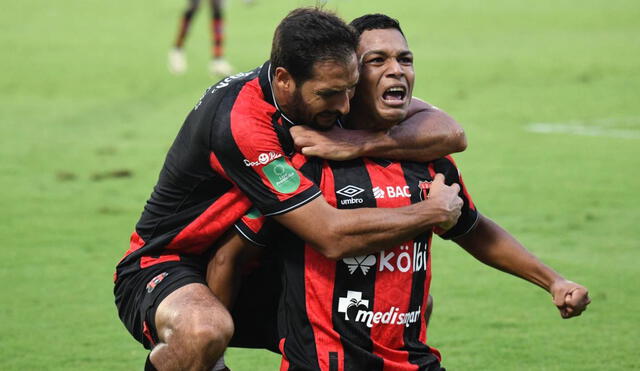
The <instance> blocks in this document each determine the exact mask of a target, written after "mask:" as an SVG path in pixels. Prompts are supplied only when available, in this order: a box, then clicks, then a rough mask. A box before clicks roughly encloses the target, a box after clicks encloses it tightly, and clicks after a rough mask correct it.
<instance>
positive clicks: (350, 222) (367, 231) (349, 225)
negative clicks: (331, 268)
mask: <svg viewBox="0 0 640 371" xmlns="http://www.w3.org/2000/svg"><path fill="white" fill-rule="evenodd" d="M321 202H322V201H320V200H318V201H316V200H314V201H313V203H315V204H314V205H313V206H312V207H316V208H315V210H313V211H312V214H310V215H304V214H303V213H307V210H303V208H300V209H299V210H294V211H292V212H289V213H286V214H283V215H279V216H276V217H275V218H276V220H277V221H278V222H279V223H281V224H283V225H284V226H285V227H287V228H288V229H290V230H291V231H293V232H294V233H296V234H297V235H298V236H300V237H301V238H302V239H304V240H305V241H307V242H309V243H310V244H311V245H312V246H313V247H314V248H315V249H316V250H318V252H320V253H321V254H322V255H324V256H325V257H327V258H329V259H334V260H338V259H342V258H345V257H349V256H359V255H366V254H370V253H373V252H377V251H380V250H384V249H387V248H390V247H393V246H395V245H398V244H400V243H402V242H404V241H407V240H410V239H412V238H413V237H415V236H416V235H417V234H419V233H421V232H424V231H426V230H427V229H429V228H431V227H432V226H434V225H436V224H438V223H442V222H443V221H444V220H446V216H445V215H446V213H445V212H443V210H440V209H439V208H438V207H431V205H430V204H428V203H429V202H430V200H427V201H423V202H420V203H418V204H414V205H410V206H406V207H402V208H395V209H373V208H362V209H353V210H338V209H335V208H333V207H331V206H329V205H328V204H326V203H321ZM325 205H326V206H325ZM434 206H436V205H434ZM309 221H312V223H313V224H311V225H310V224H309Z"/></svg>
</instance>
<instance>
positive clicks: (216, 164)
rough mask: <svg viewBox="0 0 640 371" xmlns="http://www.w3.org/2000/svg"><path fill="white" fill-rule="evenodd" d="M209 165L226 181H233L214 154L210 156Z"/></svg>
mask: <svg viewBox="0 0 640 371" xmlns="http://www.w3.org/2000/svg"><path fill="white" fill-rule="evenodd" d="M209 165H211V168H212V169H213V171H215V172H216V173H218V174H220V175H221V176H222V177H224V178H225V179H227V180H229V181H230V180H231V179H230V178H229V176H228V175H227V172H226V171H224V168H223V167H222V165H220V160H218V157H217V156H216V154H215V153H213V152H211V153H210V154H209Z"/></svg>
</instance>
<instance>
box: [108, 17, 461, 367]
mask: <svg viewBox="0 0 640 371" xmlns="http://www.w3.org/2000/svg"><path fill="white" fill-rule="evenodd" d="M356 44H357V37H356V35H355V34H354V32H353V31H352V29H351V28H350V27H348V26H347V25H346V24H344V22H343V21H342V20H340V19H339V18H338V17H336V16H335V15H333V14H330V13H327V12H324V11H321V10H317V9H297V10H294V11H293V12H291V13H290V14H289V15H288V16H287V17H285V18H284V19H283V21H282V22H281V24H280V25H279V26H278V28H277V29H276V32H275V36H274V43H273V49H272V55H271V60H272V61H274V62H273V63H270V62H267V63H265V64H264V65H263V66H262V67H259V68H257V69H255V70H253V71H250V72H248V73H242V74H238V75H235V76H232V77H229V78H227V79H225V80H222V81H221V82H219V83H218V84H216V85H214V86H212V87H210V88H209V89H207V91H206V92H205V94H204V95H203V97H202V98H201V99H200V101H199V102H198V103H197V104H196V106H195V107H194V109H193V111H192V112H191V113H190V114H189V116H188V117H187V119H186V121H185V123H184V124H183V126H182V128H181V130H180V132H179V133H178V136H177V137H176V139H175V141H174V143H173V145H172V147H171V148H170V150H169V152H168V154H167V157H166V160H165V163H164V166H163V168H162V170H161V172H160V177H159V179H158V183H157V184H156V186H155V188H154V191H153V193H152V194H151V197H150V199H149V200H148V202H147V204H146V206H145V209H144V212H143V213H142V216H141V218H140V220H139V222H138V223H137V225H136V229H135V231H134V233H133V234H132V236H131V243H130V248H129V250H128V251H127V252H126V253H125V256H124V257H123V258H122V260H121V261H120V262H119V263H118V266H117V268H116V275H115V277H114V281H115V287H114V294H115V297H116V306H117V307H118V312H119V316H120V318H121V320H122V321H123V323H124V324H125V326H126V327H127V329H128V330H129V332H130V333H131V334H132V335H133V336H134V337H135V338H136V339H137V340H138V341H139V342H141V343H142V344H143V345H144V346H145V347H146V348H147V349H150V350H151V353H150V354H149V357H148V358H147V363H146V365H145V368H146V369H148V370H154V369H159V370H207V369H209V368H211V366H212V365H213V364H214V363H215V361H216V360H217V359H218V358H219V357H220V355H221V354H222V352H223V350H224V348H225V347H226V345H227V343H228V341H229V338H230V337H231V335H232V333H233V322H232V320H231V317H230V316H229V313H228V312H227V310H226V309H225V308H224V306H223V305H222V304H221V303H220V302H219V300H218V299H217V298H216V297H215V296H214V295H213V294H212V293H211V291H210V290H209V288H208V287H207V286H206V284H205V279H204V271H205V268H206V263H207V261H208V258H209V255H208V254H209V249H210V247H211V245H212V244H213V243H214V242H215V241H216V240H218V239H219V237H220V236H221V235H222V234H223V233H224V232H225V231H226V230H227V229H229V227H231V226H232V224H233V223H234V222H235V221H236V220H237V219H238V218H240V217H241V216H242V215H243V214H244V213H245V212H246V211H247V209H248V208H249V206H250V205H251V204H253V205H255V207H257V208H258V209H259V210H260V211H261V212H262V213H263V214H264V215H269V216H272V217H273V218H274V219H275V220H277V221H278V222H279V223H282V224H283V225H285V226H286V227H287V228H288V229H290V230H292V231H294V232H295V233H298V234H299V235H300V236H301V237H303V238H304V239H305V240H307V241H312V242H313V243H314V246H315V248H316V249H317V250H318V251H319V252H320V253H321V254H322V255H324V256H328V257H334V258H338V257H342V256H348V255H361V254H366V253H369V252H371V251H376V250H377V249H380V248H381V247H383V246H387V245H389V244H395V243H399V242H400V241H403V240H406V239H407V238H409V236H412V235H414V234H416V233H420V232H422V231H425V230H427V229H429V228H431V226H433V225H435V224H441V225H449V224H453V223H455V221H456V220H457V218H458V216H459V214H460V207H461V203H462V201H461V200H460V198H459V197H458V196H457V193H458V186H457V185H445V184H444V183H443V182H442V181H440V182H436V183H434V184H433V186H432V196H431V197H430V199H429V200H426V201H424V202H420V203H418V204H415V205H408V206H406V207H403V208H396V209H387V210H384V209H370V210H366V209H359V210H337V209H335V208H334V207H332V206H331V205H329V204H328V203H327V202H326V200H324V198H322V197H321V194H320V191H319V189H318V187H317V186H316V185H315V184H314V183H313V182H312V181H311V180H309V179H308V178H307V177H305V176H304V174H302V173H301V172H300V171H299V170H298V169H296V168H295V167H294V166H293V164H292V162H291V159H290V156H291V154H292V153H293V151H294V143H293V139H292V138H291V136H290V134H289V132H288V129H289V128H290V127H291V126H292V125H294V123H296V122H300V123H306V124H311V125H314V126H316V127H322V128H329V127H331V126H332V125H334V123H335V122H336V120H338V119H339V118H340V117H341V116H344V115H346V114H347V113H348V111H349V104H350V103H349V99H350V98H351V96H352V94H353V88H354V86H355V85H356V82H357V80H358V69H357V60H356V57H355V48H356ZM435 114H436V116H437V112H435ZM417 116H418V115H417ZM407 125H417V126H421V125H426V126H430V125H431V126H433V125H435V126H436V127H442V126H443V125H444V126H447V125H450V123H447V122H444V123H443V122H438V120H437V119H436V120H435V124H434V120H427V121H426V122H413V123H411V122H407ZM425 131H426V132H428V130H425ZM442 132H445V133H446V132H447V130H443V131H442ZM401 146H402V144H398V147H401ZM386 150H389V148H388V147H385V148H382V149H381V151H382V152H384V151H386ZM454 150H455V149H453V150H449V151H447V152H445V153H448V152H452V151H454ZM373 152H374V153H375V148H374V151H373ZM247 197H248V198H247ZM312 223H313V224H314V225H315V226H316V228H308V226H309V225H310V224H312Z"/></svg>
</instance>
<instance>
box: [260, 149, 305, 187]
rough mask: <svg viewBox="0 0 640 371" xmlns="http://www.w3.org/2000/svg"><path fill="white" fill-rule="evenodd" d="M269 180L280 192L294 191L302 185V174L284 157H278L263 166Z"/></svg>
mask: <svg viewBox="0 0 640 371" xmlns="http://www.w3.org/2000/svg"><path fill="white" fill-rule="evenodd" d="M262 172H263V173H264V175H266V176H267V179H269V182H270V183H271V185H272V186H273V188H275V189H276V191H278V192H280V193H293V192H295V191H296V190H297V189H298V187H300V176H299V175H298V172H297V171H296V169H294V168H293V167H292V166H291V165H289V164H288V163H287V162H286V161H285V160H284V158H283V157H280V158H277V159H275V160H273V161H271V162H270V163H268V164H267V165H265V166H264V167H263V168H262Z"/></svg>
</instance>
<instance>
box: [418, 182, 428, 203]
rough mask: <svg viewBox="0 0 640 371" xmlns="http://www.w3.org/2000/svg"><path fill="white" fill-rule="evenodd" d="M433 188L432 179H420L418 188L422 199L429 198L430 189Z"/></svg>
mask: <svg viewBox="0 0 640 371" xmlns="http://www.w3.org/2000/svg"><path fill="white" fill-rule="evenodd" d="M430 189H431V181H430V180H419V181H418V190H419V191H420V200H421V201H424V200H426V199H427V198H429V190H430Z"/></svg>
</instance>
